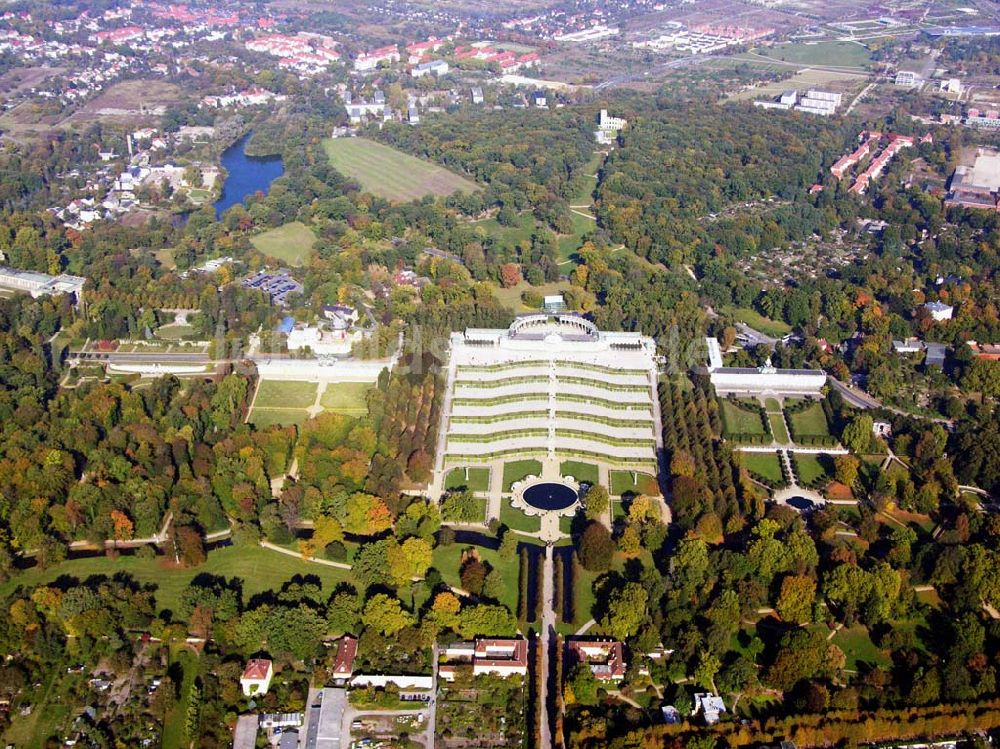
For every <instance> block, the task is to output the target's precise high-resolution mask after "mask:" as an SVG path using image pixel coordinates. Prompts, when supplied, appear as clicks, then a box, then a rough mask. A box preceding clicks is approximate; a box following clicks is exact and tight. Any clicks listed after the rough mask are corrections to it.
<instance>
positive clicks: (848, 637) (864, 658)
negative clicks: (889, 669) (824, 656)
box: [831, 624, 891, 671]
mask: <svg viewBox="0 0 1000 749" xmlns="http://www.w3.org/2000/svg"><path fill="white" fill-rule="evenodd" d="M831 642H832V643H833V644H834V645H836V646H837V647H839V648H840V649H841V650H843V651H844V655H845V656H847V668H849V669H851V670H852V671H856V670H857V669H858V666H859V665H860V664H862V663H865V664H875V665H879V666H882V667H886V666H889V665H891V662H890V661H889V659H888V658H886V656H885V653H883V652H882V651H881V650H879V649H878V648H877V647H875V643H873V642H872V638H871V636H870V635H869V634H868V630H867V629H865V628H864V626H863V625H861V624H857V625H855V626H853V627H845V628H844V629H841V630H840V631H839V632H837V634H835V635H834V636H833V639H832V640H831Z"/></svg>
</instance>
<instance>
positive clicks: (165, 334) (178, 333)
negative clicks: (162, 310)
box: [156, 325, 194, 341]
mask: <svg viewBox="0 0 1000 749" xmlns="http://www.w3.org/2000/svg"><path fill="white" fill-rule="evenodd" d="M156 337H157V338H162V339H163V340H165V341H180V340H183V339H185V338H193V337H194V328H193V327H191V326H190V325H161V326H160V327H159V328H157V329H156Z"/></svg>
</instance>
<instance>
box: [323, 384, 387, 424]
mask: <svg viewBox="0 0 1000 749" xmlns="http://www.w3.org/2000/svg"><path fill="white" fill-rule="evenodd" d="M372 387H374V386H373V385H372V383H370V382H331V383H329V384H328V385H327V386H326V390H324V391H323V395H321V396H320V399H319V403H320V405H321V406H323V408H325V409H326V410H327V411H334V412H335V413H338V414H345V415H347V416H365V415H366V414H367V413H368V402H367V401H366V400H365V396H366V395H367V393H368V391H369V390H371V389H372Z"/></svg>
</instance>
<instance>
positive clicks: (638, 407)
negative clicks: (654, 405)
mask: <svg viewBox="0 0 1000 749" xmlns="http://www.w3.org/2000/svg"><path fill="white" fill-rule="evenodd" d="M561 401H565V402H569V403H586V404H588V405H594V406H603V407H604V408H612V409H614V410H615V411H642V412H643V413H647V414H648V413H651V410H650V408H649V404H648V403H639V402H635V403H622V402H621V401H612V400H607V399H606V398H598V397H597V396H591V395H576V394H575V393H556V403H559V402H561Z"/></svg>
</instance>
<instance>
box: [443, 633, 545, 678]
mask: <svg viewBox="0 0 1000 749" xmlns="http://www.w3.org/2000/svg"><path fill="white" fill-rule="evenodd" d="M444 657H445V659H447V660H448V661H452V662H450V663H443V664H441V666H440V667H439V668H438V675H439V676H440V677H441V678H442V679H445V680H446V681H454V680H455V674H456V669H457V665H458V664H461V663H471V664H472V674H473V676H483V675H486V674H492V675H495V676H501V677H503V678H506V677H508V676H525V675H526V674H527V673H528V641H527V640H525V639H524V638H523V637H517V638H512V639H485V638H478V639H477V640H476V641H475V642H474V643H472V642H456V643H454V644H452V645H449V646H448V647H447V648H445V651H444Z"/></svg>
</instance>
